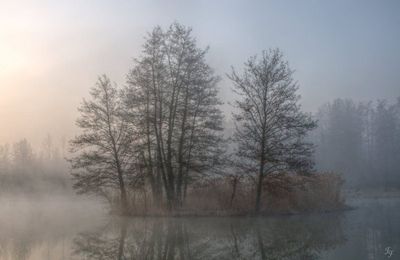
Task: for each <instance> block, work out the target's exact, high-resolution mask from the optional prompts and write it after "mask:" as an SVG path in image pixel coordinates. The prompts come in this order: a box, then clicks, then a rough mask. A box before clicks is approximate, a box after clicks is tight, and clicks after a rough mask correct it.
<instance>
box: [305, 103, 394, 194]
mask: <svg viewBox="0 0 400 260" xmlns="http://www.w3.org/2000/svg"><path fill="white" fill-rule="evenodd" d="M316 117H317V119H318V128H317V129H316V130H315V132H314V134H315V135H314V137H313V138H314V140H315V143H316V145H317V146H316V148H317V149H316V154H315V156H316V166H317V168H318V169H321V170H329V171H335V172H339V173H342V174H343V176H344V177H345V179H346V182H347V184H348V186H349V187H356V188H375V189H376V188H382V189H390V188H396V189H398V188H399V187H400V97H399V98H398V99H397V101H396V102H392V103H391V102H388V101H387V100H379V101H376V102H372V101H370V102H355V101H353V100H351V99H336V100H334V101H333V102H330V103H328V104H325V105H324V106H322V107H321V108H320V109H319V111H318V113H317V115H316Z"/></svg>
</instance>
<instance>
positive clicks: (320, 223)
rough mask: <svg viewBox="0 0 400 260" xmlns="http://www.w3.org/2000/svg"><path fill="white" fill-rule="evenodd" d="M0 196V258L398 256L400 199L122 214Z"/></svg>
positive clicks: (83, 204)
mask: <svg viewBox="0 0 400 260" xmlns="http://www.w3.org/2000/svg"><path fill="white" fill-rule="evenodd" d="M32 201H34V202H32ZM0 203H1V206H0V259H34V260H42V259H51V260H53V259H54V260H55V259H307V260H308V259H352V260H353V259H400V199H378V200H376V199H375V200H372V199H369V200H367V199H364V200H358V201H353V202H350V203H351V204H352V205H354V206H357V207H358V208H357V209H356V210H352V211H347V212H343V213H335V214H322V215H307V216H291V217H279V218H278V217H273V218H272V217H271V218H258V219H257V218H199V219H195V218H190V219H189V218H187V219H184V218H182V219H158V218H148V219H141V218H139V219H138V218H134V219H121V218H113V217H109V216H107V214H105V212H104V211H103V210H102V208H101V206H100V205H98V204H97V203H93V202H90V201H85V200H82V199H81V198H74V199H72V200H71V199H68V200H67V199H63V198H57V197H55V198H51V199H41V200H36V199H35V200H26V199H18V198H7V199H6V198H3V199H0ZM387 247H390V249H391V250H393V252H392V256H391V257H390V258H389V257H388V254H387V255H385V252H386V253H389V251H390V249H387Z"/></svg>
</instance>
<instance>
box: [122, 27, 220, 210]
mask: <svg viewBox="0 0 400 260" xmlns="http://www.w3.org/2000/svg"><path fill="white" fill-rule="evenodd" d="M206 53H207V49H205V50H203V49H200V48H198V47H196V41H195V39H194V38H193V36H192V35H191V29H189V28H186V27H184V26H182V25H179V24H177V23H174V24H172V25H171V26H170V27H169V29H168V30H166V31H163V30H162V29H161V28H160V27H156V28H155V29H154V30H153V31H152V32H151V33H150V34H149V35H148V37H147V39H146V42H145V44H144V46H143V53H142V56H141V57H140V58H139V59H137V60H136V62H135V63H136V64H135V67H134V68H133V69H132V70H131V72H130V74H129V75H128V87H127V89H126V92H127V94H126V106H127V110H128V111H129V113H128V114H129V115H130V118H131V121H132V123H133V124H134V125H136V126H138V128H139V129H140V130H139V132H140V136H142V137H143V138H142V139H141V140H142V142H141V147H142V153H141V156H142V158H143V161H144V162H145V165H146V167H145V168H146V175H147V176H148V179H149V182H150V184H151V187H152V191H153V197H154V198H155V199H157V198H158V199H160V196H161V191H162V188H161V187H163V190H164V191H165V195H166V198H167V201H168V205H169V207H170V208H171V207H175V206H177V205H179V204H182V202H183V198H184V194H185V191H186V189H187V184H188V182H189V181H190V179H193V178H194V177H195V175H194V174H195V173H196V174H199V173H204V172H205V170H206V169H210V168H211V167H212V166H214V165H215V164H216V163H217V162H218V157H219V156H218V155H220V154H222V153H221V149H220V147H221V145H220V144H221V141H222V136H221V134H219V132H220V131H221V130H222V127H221V125H222V114H221V111H220V110H219V105H220V104H221V102H220V101H219V99H218V98H217V89H216V83H217V82H218V77H216V76H215V75H214V72H213V70H212V69H211V68H210V67H209V66H208V65H207V63H206V62H205V54H206Z"/></svg>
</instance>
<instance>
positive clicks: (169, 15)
mask: <svg viewBox="0 0 400 260" xmlns="http://www.w3.org/2000/svg"><path fill="white" fill-rule="evenodd" d="M399 13H400V1H397V0H384V1H383V0H375V1H371V0H362V1H361V0H359V1H356V0H345V1H344V0H339V1H324V0H320V1H319V0H318V1H317V0H308V1H307V0H304V1H295V0H293V1H285V0H281V1H278V0H277V1H244V0H243V1H233V0H230V1H215V0H214V1H211V0H210V1H208V0H198V1H188V0H186V1H183V0H182V1H178V0H176V1H174V0H169V1H151V0H148V1H140V2H139V1H128V0H124V1H116V0H114V1H111V0H110V1H100V0H96V1H94V0H84V1H74V0H65V1H64V0H59V1H40V0H37V1H16V0H14V1H8V0H0V144H2V143H12V142H15V141H17V140H19V139H22V138H27V139H28V140H30V141H31V142H32V143H33V144H34V145H39V144H40V142H41V141H42V140H43V139H44V138H45V137H46V136H47V135H48V134H50V135H52V136H53V137H54V138H67V139H68V138H71V137H72V136H73V135H74V134H75V133H76V132H77V128H76V126H75V120H76V118H77V116H78V112H77V107H78V106H79V104H80V102H81V101H82V98H84V97H88V91H89V89H90V87H92V86H93V85H94V83H95V81H96V79H97V76H98V75H101V74H103V73H105V74H107V75H108V76H109V77H110V78H111V79H112V80H113V81H114V82H116V83H117V84H119V85H121V86H122V85H124V84H125V75H126V73H127V72H128V71H129V69H130V68H131V67H132V66H133V58H134V57H137V56H138V55H139V54H140V51H141V45H142V44H143V42H144V37H145V36H146V33H147V32H149V31H150V30H151V29H152V28H153V27H154V26H156V25H161V26H163V27H167V26H169V25H170V24H171V23H173V22H175V21H176V22H179V23H182V24H184V25H187V26H191V27H192V28H193V34H194V36H195V37H196V38H197V41H198V45H199V46H200V47H206V46H209V47H210V51H209V53H208V56H207V60H208V62H209V64H210V65H211V66H212V67H213V68H214V69H215V70H216V73H217V74H218V75H220V76H221V77H222V81H221V83H220V96H221V98H222V99H223V101H224V102H225V103H226V105H224V107H223V109H224V111H226V112H227V114H228V115H227V117H228V118H229V105H228V103H229V102H230V101H232V98H233V95H232V93H231V87H232V85H231V84H230V82H229V80H228V79H227V78H226V76H225V75H226V73H229V72H230V70H231V66H234V67H235V68H237V69H238V70H239V71H240V69H241V67H242V64H243V63H244V62H245V61H246V60H247V59H248V57H249V56H252V55H255V54H259V53H261V51H262V50H264V49H269V48H276V47H278V48H280V49H281V50H282V51H283V53H284V55H285V58H286V59H287V60H288V61H289V64H290V66H291V68H292V69H294V70H295V71H296V72H295V74H294V77H295V79H296V80H297V81H298V83H299V85H300V90H299V93H300V94H301V96H302V100H301V103H302V105H303V109H304V110H305V111H308V112H313V111H316V110H317V109H318V107H319V106H320V105H322V104H323V103H325V102H329V101H331V100H333V99H335V98H353V99H355V100H359V101H365V100H369V99H383V98H386V99H389V100H394V98H395V97H397V96H400V83H399V82H400V63H399V61H400V15H399Z"/></svg>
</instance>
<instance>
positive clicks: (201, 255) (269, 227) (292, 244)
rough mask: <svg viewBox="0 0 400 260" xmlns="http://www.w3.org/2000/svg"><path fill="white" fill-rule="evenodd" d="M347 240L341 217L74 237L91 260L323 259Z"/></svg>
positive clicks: (180, 223) (159, 225)
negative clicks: (322, 253)
mask: <svg viewBox="0 0 400 260" xmlns="http://www.w3.org/2000/svg"><path fill="white" fill-rule="evenodd" d="M344 242H345V236H344V233H343V229H342V217H341V216H340V215H326V216H324V217H322V218H321V217H320V216H319V217H312V216H310V217H307V220H306V221H305V219H304V218H303V217H290V218H289V217H285V218H283V219H282V218H280V219H278V218H271V219H256V218H249V219H239V218H237V219H235V218H234V219H221V218H207V219H170V220H163V219H152V220H149V219H147V220H146V219H136V220H135V221H132V220H127V219H124V220H119V221H113V222H111V223H110V224H108V225H106V226H105V227H103V228H101V229H100V230H97V231H95V232H89V233H81V234H80V235H78V236H77V237H76V238H75V239H74V254H75V256H80V257H82V258H85V257H86V258H89V259H319V256H320V252H322V251H325V250H329V249H333V248H335V247H336V246H337V245H340V244H342V243H344Z"/></svg>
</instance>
